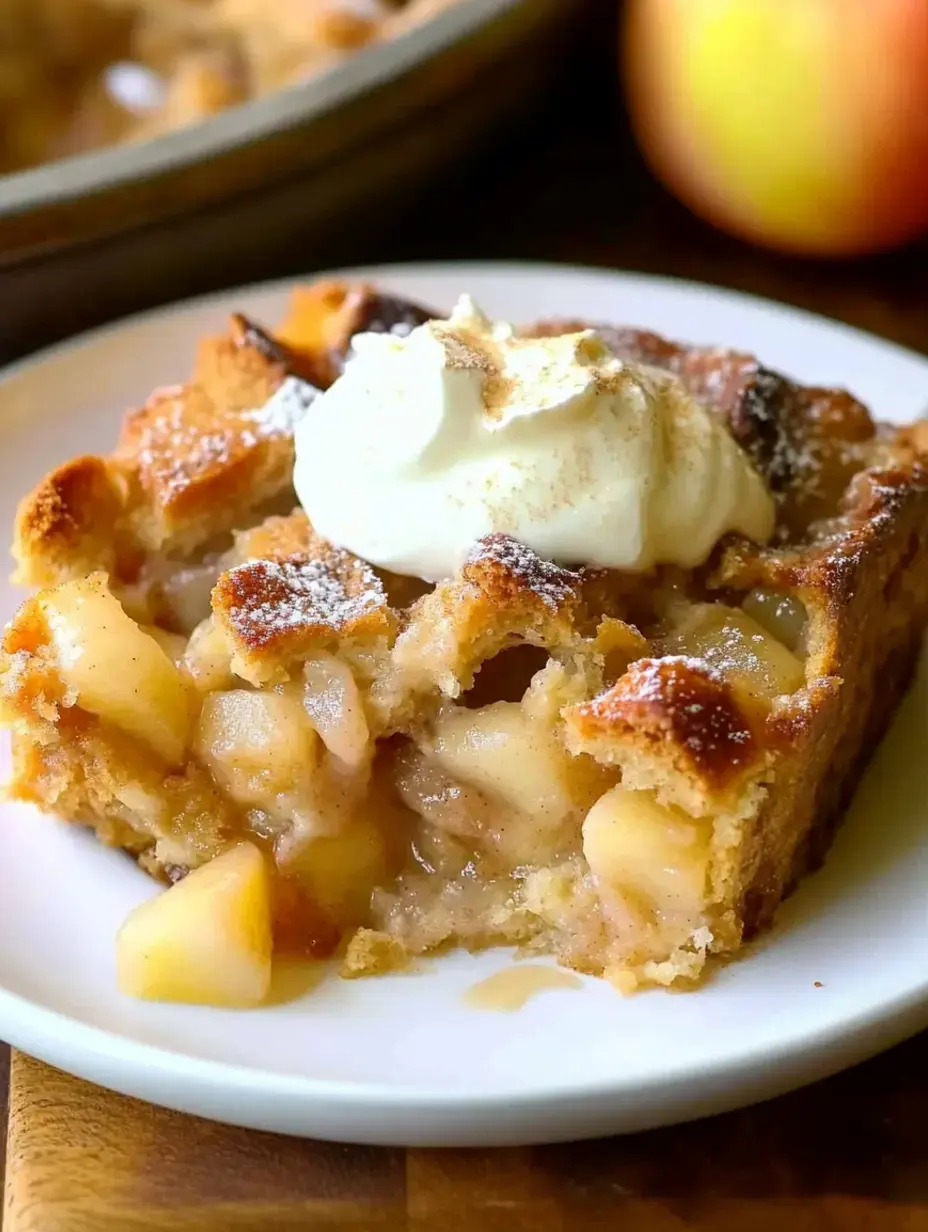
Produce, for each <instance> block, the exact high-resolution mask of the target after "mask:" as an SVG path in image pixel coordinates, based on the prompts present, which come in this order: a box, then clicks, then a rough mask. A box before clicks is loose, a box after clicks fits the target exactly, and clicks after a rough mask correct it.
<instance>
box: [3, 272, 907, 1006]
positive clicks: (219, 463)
mask: <svg viewBox="0 0 928 1232" xmlns="http://www.w3.org/2000/svg"><path fill="white" fill-rule="evenodd" d="M924 444H925V438H924V435H923V433H922V431H921V430H920V428H919V426H918V425H916V426H914V427H911V428H908V429H897V428H893V427H890V426H886V425H880V424H876V423H874V421H873V420H872V419H871V417H870V415H869V413H868V411H867V410H866V408H865V407H864V406H862V405H861V404H860V403H859V402H858V401H857V400H856V399H854V398H853V397H852V396H851V395H850V394H847V393H845V392H842V391H839V390H831V389H819V388H807V387H803V386H800V385H798V384H796V383H794V382H793V381H791V380H789V379H787V378H786V377H783V376H779V375H777V374H776V373H774V372H771V371H769V370H767V369H766V368H764V367H763V366H762V365H761V364H760V363H759V362H758V361H757V360H755V359H754V358H753V357H752V356H750V355H746V354H742V353H738V352H734V351H728V350H720V349H715V348H706V347H694V346H684V345H679V344H677V343H674V342H669V341H667V340H665V339H663V338H660V337H658V336H657V335H655V334H652V333H647V332H644V331H641V330H636V329H630V328H617V327H613V326H602V325H600V326H596V327H591V326H589V325H588V324H587V323H585V322H582V321H545V322H542V323H537V324H534V325H530V326H527V327H523V328H517V329H514V328H512V327H510V326H507V325H502V324H494V323H493V322H492V321H490V320H489V319H488V318H487V317H485V316H484V315H483V313H482V312H481V311H480V310H479V309H478V308H477V307H476V306H475V305H474V304H473V303H472V302H471V301H470V300H469V299H468V298H467V297H464V298H462V300H461V301H460V303H459V304H458V306H457V307H456V308H455V309H454V311H453V312H452V313H451V315H450V316H447V317H446V316H442V315H441V314H438V313H436V312H435V311H434V310H432V309H430V308H423V307H419V306H417V305H414V304H410V303H406V302H402V301H400V300H398V299H396V298H394V297H392V296H390V295H388V294H386V293H381V292H379V291H378V290H376V289H375V288H372V287H368V286H362V285H353V284H342V283H333V282H323V283H319V284H316V285H313V286H310V287H308V288H305V289H302V290H299V291H297V292H295V294H294V299H293V304H292V310H291V313H290V315H289V317H288V318H287V319H286V320H285V321H284V322H283V323H282V324H281V325H280V326H279V327H278V328H276V329H275V330H273V331H272V332H268V331H267V330H265V329H264V328H262V327H261V326H259V325H257V324H256V323H254V322H251V321H248V320H246V319H245V318H243V317H240V316H237V317H233V318H232V320H231V322H230V324H229V327H228V330H227V332H226V333H225V334H224V335H223V336H221V337H218V338H212V339H207V340H206V341H204V342H203V343H201V345H200V348H199V352H198V355H197V360H196V364H195V368H194V371H193V374H192V376H191V378H190V379H189V380H188V381H187V382H186V383H185V384H182V385H175V386H169V387H164V388H161V389H159V390H156V391H155V392H154V393H153V394H152V396H151V398H150V399H149V400H148V402H147V403H145V405H143V406H142V407H140V408H138V409H135V410H132V411H130V412H129V413H128V414H127V415H126V417H125V420H124V423H123V427H122V432H121V435H120V438H119V440H118V442H117V444H116V447H115V449H114V450H113V452H112V453H111V454H110V455H108V456H106V457H81V458H76V459H74V460H72V461H71V462H68V463H66V464H65V465H63V466H61V467H59V468H58V469H57V470H55V471H53V472H52V473H51V474H49V475H48V476H46V477H45V479H43V480H42V481H41V482H40V483H39V485H38V486H37V487H36V488H35V490H34V491H32V492H31V493H29V494H28V495H27V496H26V497H25V498H24V499H23V501H22V503H21V506H20V509H19V513H18V517H17V523H16V527H15V542H14V554H15V557H16V561H17V574H16V576H17V578H18V580H19V581H20V582H21V583H22V584H23V585H24V586H27V587H35V588H38V589H37V591H36V593H34V594H33V595H32V596H31V597H29V598H27V599H26V600H25V602H24V603H23V605H22V607H21V608H20V610H19V612H18V613H17V614H16V616H15V618H14V619H13V620H12V622H11V623H10V625H9V626H8V627H7V629H6V632H5V634H4V641H3V650H2V657H0V717H2V719H3V720H4V722H5V723H6V724H7V725H8V726H9V727H10V728H11V730H12V738H13V758H14V771H13V781H12V785H11V790H12V793H13V795H14V796H15V797H17V798H19V799H22V800H28V801H33V802H35V803H36V804H38V805H39V806H40V807H42V808H43V809H45V810H47V811H49V812H52V813H55V814H57V815H59V816H61V817H63V818H65V819H67V820H69V821H74V822H79V823H83V824H85V825H88V826H90V827H92V828H93V829H94V830H95V831H96V833H97V834H98V835H99V837H100V838H101V839H102V840H103V841H104V842H106V843H108V844H111V845H114V846H117V847H121V848H123V849H125V850H126V851H127V852H129V853H131V855H132V856H133V857H134V858H136V859H137V860H138V862H139V864H140V865H141V867H142V868H143V869H145V870H146V871H147V872H148V873H150V874H152V875H153V876H154V877H156V878H159V879H160V880H161V881H163V882H164V883H166V884H168V885H171V886H172V888H171V889H169V890H168V891H167V892H166V893H164V894H163V895H161V896H160V897H157V898H155V899H154V900H152V902H151V903H148V904H146V905H145V906H143V908H141V909H140V914H139V915H138V916H137V917H135V918H134V919H133V920H130V922H129V924H128V925H127V928H126V930H125V931H124V934H123V936H122V938H121V942H120V944H121V950H120V978H121V980H122V983H123V986H124V987H126V988H127V989H129V990H131V991H136V992H139V993H141V994H142V995H152V996H166V997H172V996H173V997H176V998H178V999H186V1000H197V999H200V1000H206V1001H213V1002H216V1003H220V1004H247V1003H254V1002H257V1001H259V1000H260V998H261V996H262V994H263V991H264V990H265V989H266V987H267V974H268V971H269V964H270V956H271V951H272V949H273V950H275V951H277V952H293V951H297V952H302V953H305V954H309V955H312V956H316V957H327V956H330V955H333V954H337V955H338V956H339V957H340V961H341V971H342V974H343V975H345V976H349V977H354V976H364V975H373V974H380V973H383V972H385V971H389V970H394V969H398V968H401V967H403V966H404V965H406V964H407V963H408V962H410V961H411V960H412V959H414V958H415V957H416V956H418V955H422V954H427V953H431V952H435V951H439V950H442V949H444V948H447V947H452V946H463V947H467V948H470V949H478V948H482V947H486V946H491V945H515V946H517V947H519V948H520V950H521V951H522V952H524V953H538V954H547V955H553V956H554V957H555V958H556V959H557V960H558V961H559V962H561V963H563V964H565V965H567V966H570V967H573V968H575V969H577V970H579V971H584V972H589V973H594V974H598V975H605V976H606V977H607V978H608V979H610V980H611V981H612V982H613V983H614V984H615V985H616V986H617V987H619V988H620V989H622V990H623V991H630V990H632V989H634V988H636V987H638V986H640V985H647V984H659V985H681V986H684V987H685V986H691V985H692V984H693V983H694V982H697V981H698V980H699V979H700V978H701V977H703V976H704V974H705V973H706V971H707V970H708V969H709V968H710V966H711V960H713V959H723V958H726V957H729V956H731V955H733V954H735V953H736V952H737V951H738V949H739V947H740V946H741V945H742V943H743V942H744V940H745V939H746V938H748V937H750V936H751V935H752V934H754V933H756V932H757V931H758V930H759V929H762V928H764V927H765V926H766V925H768V924H769V923H770V921H771V920H772V918H773V915H774V913H775V911H776V909H777V906H778V905H779V903H780V902H781V901H782V899H783V897H784V895H786V894H787V893H788V892H789V890H790V889H791V888H792V886H793V885H794V884H795V883H796V881H797V879H798V878H800V877H801V876H802V875H803V874H804V873H805V872H806V871H808V870H809V869H811V868H813V867H814V866H815V865H816V863H818V862H819V861H820V860H821V859H822V858H823V856H824V854H825V852H826V851H827V848H828V845H829V843H830V841H831V839H832V836H833V834H834V832H835V828H836V826H837V825H838V823H839V821H840V819H841V817H842V815H843V812H844V810H845V807H846V805H847V803H848V801H849V798H850V796H851V793H852V792H853V789H854V786H855V784H856V782H857V779H858V777H859V775H860V773H861V772H862V770H863V768H864V766H865V764H866V761H867V759H868V757H869V755H870V753H871V751H872V750H873V748H874V746H875V744H876V742H877V741H878V739H879V738H880V736H881V735H882V733H883V731H884V730H885V728H886V726H887V724H888V722H889V720H890V719H891V717H892V715H893V713H894V711H895V709H896V707H897V705H898V703H899V701H900V699H901V697H902V694H903V692H904V690H905V688H906V685H907V683H908V680H909V678H910V675H911V672H912V669H913V666H914V662H915V658H916V655H917V653H918V648H919V645H920V640H921V633H922V628H923V625H924V622H925V618H926V614H928V568H926V552H928V471H926V469H925V466H924V463H923V461H922V448H923V446H924Z"/></svg>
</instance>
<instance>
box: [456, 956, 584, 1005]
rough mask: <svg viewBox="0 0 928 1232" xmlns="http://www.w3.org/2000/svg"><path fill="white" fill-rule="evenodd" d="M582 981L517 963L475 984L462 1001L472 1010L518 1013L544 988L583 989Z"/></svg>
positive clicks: (557, 971) (554, 970)
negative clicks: (516, 1011) (515, 1011)
mask: <svg viewBox="0 0 928 1232" xmlns="http://www.w3.org/2000/svg"><path fill="white" fill-rule="evenodd" d="M582 987H583V981H582V980H581V979H580V977H579V976H576V975H574V974H573V972H571V971H564V970H562V969H561V968H560V967H542V966H540V965H538V964H537V963H516V964H514V965H513V966H511V967H505V968H504V969H503V970H502V971H497V972H496V973H495V974H493V975H491V976H488V977H487V978H486V979H485V980H481V981H480V983H479V984H474V986H473V987H472V988H469V989H468V990H467V992H466V993H465V994H464V1001H465V1003H466V1004H467V1005H469V1006H470V1007H471V1009H475V1010H503V1011H508V1012H512V1011H513V1010H520V1009H521V1008H522V1006H523V1005H525V1003H526V1002H527V1001H529V1000H531V998H532V997H534V996H536V995H537V994H538V993H540V992H544V991H545V989H547V988H582Z"/></svg>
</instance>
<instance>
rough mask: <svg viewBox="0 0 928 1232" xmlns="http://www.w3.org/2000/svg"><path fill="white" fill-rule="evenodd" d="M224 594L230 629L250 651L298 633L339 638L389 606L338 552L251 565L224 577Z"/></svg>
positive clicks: (368, 577) (374, 581) (372, 581)
mask: <svg viewBox="0 0 928 1232" xmlns="http://www.w3.org/2000/svg"><path fill="white" fill-rule="evenodd" d="M219 589H220V590H221V591H222V592H223V597H224V604H223V605H224V607H225V608H226V611H227V619H228V621H229V624H230V625H231V627H232V629H233V631H234V632H235V633H236V635H237V636H238V637H239V638H240V639H241V640H242V641H243V642H245V643H246V644H247V645H249V646H251V647H260V646H266V645H269V644H270V643H272V642H275V641H277V640H278V639H279V638H281V637H283V636H286V635H287V634H289V633H292V632H294V631H303V632H306V631H310V630H313V629H320V628H321V629H325V630H329V631H332V632H339V631H340V630H343V629H345V628H347V627H348V626H349V625H352V624H354V623H355V622H356V621H358V620H360V619H361V618H362V617H364V616H366V615H368V614H369V613H371V612H372V611H374V610H376V609H377V608H383V607H385V605H386V596H385V594H384V590H383V587H382V585H381V583H380V581H379V579H378V578H377V577H376V575H375V574H374V573H373V572H372V570H370V569H369V568H367V566H365V565H363V564H361V562H359V561H357V560H356V558H355V557H353V556H351V555H350V554H349V553H347V552H338V551H336V550H335V549H333V550H332V551H331V553H330V555H329V558H327V559H324V560H323V559H319V558H311V559H309V558H306V557H290V558H289V559H287V560H255V561H249V562H247V563H246V564H243V565H239V566H237V568H235V569H231V570H230V571H229V572H228V573H227V574H225V575H224V577H223V578H221V579H220V583H219Z"/></svg>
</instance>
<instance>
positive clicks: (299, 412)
mask: <svg viewBox="0 0 928 1232" xmlns="http://www.w3.org/2000/svg"><path fill="white" fill-rule="evenodd" d="M320 392H321V391H320V390H319V389H317V388H316V386H315V385H310V383H309V382H308V381H301V380H300V379H299V377H295V376H288V377H287V379H286V380H285V381H284V383H283V384H282V385H281V386H280V388H279V389H278V390H277V392H276V393H275V394H274V395H273V396H272V397H271V398H270V399H269V400H268V401H267V402H265V404H264V406H262V407H259V408H257V409H256V410H253V411H246V412H245V414H244V416H243V418H244V419H246V420H249V421H250V422H253V423H254V424H255V426H256V430H257V431H258V434H259V435H260V436H263V437H269V436H292V435H293V433H294V432H295V431H296V427H297V424H299V423H300V421H301V420H302V419H303V417H304V416H305V415H306V412H307V411H308V410H309V408H310V407H311V406H312V404H313V403H314V402H315V400H316V399H317V398H318V397H319V394H320Z"/></svg>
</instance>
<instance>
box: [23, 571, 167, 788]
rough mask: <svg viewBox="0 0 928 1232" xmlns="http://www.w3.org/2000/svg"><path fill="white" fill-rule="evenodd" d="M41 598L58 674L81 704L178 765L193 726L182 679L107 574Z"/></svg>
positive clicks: (72, 583)
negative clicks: (131, 613) (111, 587)
mask: <svg viewBox="0 0 928 1232" xmlns="http://www.w3.org/2000/svg"><path fill="white" fill-rule="evenodd" d="M39 602H40V605H41V608H42V611H43V613H44V615H45V620H46V622H47V624H48V630H49V636H50V639H51V642H52V645H53V647H54V650H55V654H56V657H57V660H58V667H59V671H60V672H61V678H62V680H63V681H64V683H65V684H66V685H67V687H68V688H69V689H71V690H73V692H74V694H75V695H76V698H77V704H78V706H80V708H81V709H82V710H86V711H88V713H90V714H95V715H97V717H98V718H101V719H103V720H104V722H108V723H112V725H113V726H114V727H118V728H121V729H122V730H123V731H126V732H128V733H129V735H131V736H135V737H136V738H137V739H139V740H141V741H143V742H144V743H145V744H147V745H149V746H150V747H151V748H153V749H154V750H155V752H157V753H160V755H161V756H162V757H163V758H164V759H165V760H166V761H167V762H169V763H170V764H171V765H179V764H180V763H181V762H182V761H183V759H184V753H185V751H186V747H187V740H188V737H189V734H190V726H191V710H190V694H189V693H188V690H187V686H186V685H185V683H184V678H183V676H182V675H181V673H180V672H179V671H178V669H177V667H176V665H175V664H174V663H173V662H172V661H171V659H170V658H169V657H168V655H167V654H166V653H165V651H164V649H163V648H162V647H161V646H160V645H159V644H158V642H156V641H155V639H154V638H153V637H151V636H150V635H149V634H148V633H146V632H144V631H143V630H142V629H140V628H139V626H138V625H137V624H136V623H135V621H134V620H132V618H131V617H129V616H127V615H126V613H125V612H124V611H123V609H122V605H121V604H120V603H119V600H118V599H116V598H115V597H114V595H113V594H112V593H111V592H110V590H109V587H108V586H107V584H106V578H105V576H104V575H103V574H102V573H96V574H93V575H92V576H91V577H89V578H85V579H84V580H82V581H78V582H65V583H64V585H62V586H58V587H57V588H56V589H55V590H51V591H48V592H47V593H46V594H45V595H43V596H42V597H41V598H40V600H39Z"/></svg>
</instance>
